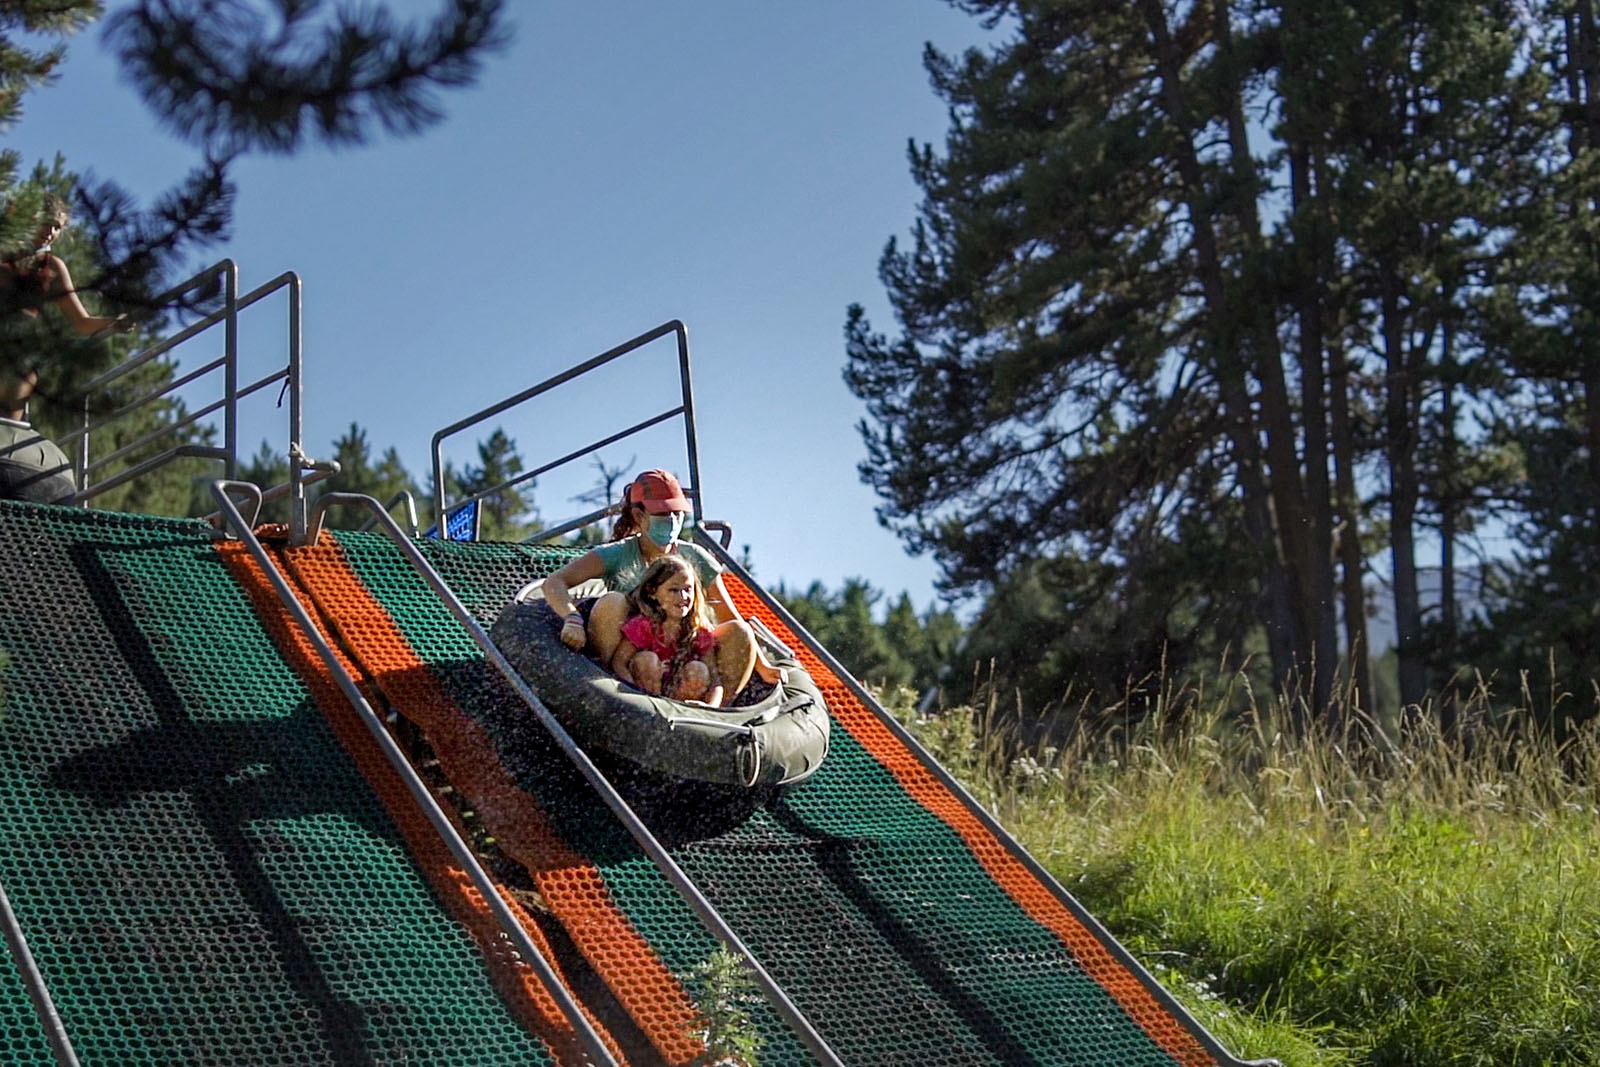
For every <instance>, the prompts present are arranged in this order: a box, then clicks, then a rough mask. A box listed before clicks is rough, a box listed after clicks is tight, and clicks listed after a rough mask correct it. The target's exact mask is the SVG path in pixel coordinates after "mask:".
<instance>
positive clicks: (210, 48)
mask: <svg viewBox="0 0 1600 1067" xmlns="http://www.w3.org/2000/svg"><path fill="white" fill-rule="evenodd" d="M503 7H504V5H503V3H502V0H448V2H447V3H445V4H444V5H442V8H443V9H442V10H441V11H440V12H439V13H438V15H437V16H436V17H435V18H433V19H432V20H431V21H428V22H426V23H421V24H418V23H412V22H403V21H399V20H397V19H396V18H395V17H394V16H392V15H391V14H390V13H389V10H388V8H387V6H384V5H360V6H356V7H347V6H340V7H339V8H338V9H336V10H335V9H332V7H331V5H324V4H320V3H305V2H301V0H273V2H267V0H223V2H220V3H219V2H217V0H138V2H133V3H128V4H124V5H122V6H121V7H120V8H119V9H118V10H117V11H116V12H115V14H114V15H113V17H112V18H111V19H110V20H109V23H108V26H107V38H108V40H109V42H110V43H111V45H112V47H113V48H115V49H116V51H117V53H118V55H119V57H120V58H121V60H122V62H123V66H124V69H125V71H126V72H127V74H128V76H129V77H130V78H131V80H132V81H133V82H134V84H135V86H136V87H137V88H138V90H139V91H140V92H141V93H142V94H143V96H144V97H145V99H146V101H147V102H148V103H149V104H150V106H151V107H152V109H153V110H154V111H155V113H156V115H157V116H158V117H160V118H161V119H163V120H164V121H165V122H166V123H167V124H168V126H169V127H170V128H172V129H173V130H174V132H176V133H177V134H178V135H179V136H182V137H184V138H186V139H187V140H189V141H190V142H191V143H193V144H194V145H195V146H196V148H197V149H198V150H199V151H200V152H201V153H202V155H203V160H202V162H201V163H200V164H198V165H197V166H196V167H195V168H194V169H193V170H192V172H191V173H190V174H189V175H188V176H186V177H185V178H184V179H182V180H181V181H180V182H179V183H178V184H176V185H175V186H173V188H171V189H170V190H168V191H167V192H165V193H162V194H160V195H158V196H157V197H155V198H154V199H153V200H152V201H151V203H150V204H149V205H148V206H147V207H144V208H141V207H139V206H138V205H137V204H135V203H134V201H133V200H132V198H130V197H129V196H128V195H127V194H126V193H124V192H122V191H121V190H120V189H119V188H117V187H116V186H115V185H114V184H112V183H101V184H99V185H96V186H93V187H84V186H78V187H77V188H75V189H72V190H70V191H71V193H72V195H73V199H74V200H75V202H76V205H77V207H78V214H79V216H80V219H81V220H82V224H83V239H84V241H85V242H86V244H87V245H88V246H90V247H92V248H93V250H94V252H93V255H92V256H90V257H89V258H90V259H91V260H92V262H93V265H94V268H95V269H94V270H92V271H84V272H83V273H82V274H81V275H80V274H79V273H78V271H77V269H76V267H75V269H74V275H73V278H74V281H75V283H76V284H77V286H78V287H79V288H80V289H81V290H84V291H90V292H95V293H100V294H103V295H104V296H105V297H107V298H108V299H109V301H110V302H111V304H112V305H113V306H114V308H115V309H117V310H131V311H134V312H136V313H138V314H140V315H142V316H145V317H151V318H154V317H159V315H160V313H161V312H163V311H168V310H175V309H178V308H179V307H180V306H181V307H182V309H183V310H204V309H205V308H206V306H207V305H208V302H209V301H211V300H212V299H213V298H214V294H206V293H197V294H191V295H190V296H189V297H188V298H186V299H184V300H182V301H179V302H178V303H177V304H172V305H169V306H168V307H167V308H157V307H155V306H154V305H153V304H152V303H151V298H152V296H153V295H154V294H156V293H158V292H160V291H162V290H163V289H165V288H166V287H167V286H168V285H170V284H171V283H172V282H173V281H174V280H175V279H174V278H173V277H172V272H173V270H174V269H177V268H184V269H186V265H187V263H188V259H189V254H190V253H192V252H194V251H197V250H198V249H200V248H203V247H205V246H206V245H208V244H211V243H214V242H216V241H217V240H220V239H223V238H225V237H226V235H227V230H228V224H229V220H230V218H231V215H232V200H233V196H234V189H233V185H232V183H231V182H230V180H229V178H228V170H229V165H230V163H231V161H232V160H234V159H235V158H237V157H238V156H239V155H240V154H242V153H245V152H249V151H257V150H264V151H272V152H289V151H293V150H296V149H298V148H300V147H303V146H304V145H306V144H308V143H313V142H316V143H323V144H336V145H347V144H354V143H360V142H363V141H366V140H368V139H370V138H371V137H373V136H374V135H377V134H402V135H403V134H410V133H415V132H417V131H419V130H421V129H423V128H425V127H426V126H428V125H430V124H432V123H433V122H435V121H437V120H438V119H439V118H440V117H442V110H441V108H440V105H439V102H438V99H437V95H436V94H437V92H438V90H440V89H444V88H451V87H458V86H462V85H465V84H468V83H470V82H471V81H472V80H473V78H474V77H475V76H476V74H477V71H478V68H479V65H480V63H481V61H482V59H483V57H484V56H485V55H486V54H488V53H490V52H492V51H493V50H495V49H496V48H498V47H499V46H500V45H501V44H502V43H504V41H505V39H506V31H505V27H504V19H503ZM101 14H102V6H101V4H99V3H97V2H93V0H48V2H46V0H0V125H3V124H4V123H5V122H7V121H11V120H14V119H15V118H16V116H17V114H18V113H19V110H18V109H19V107H20V97H21V94H22V93H23V91H25V90H26V89H28V88H30V87H32V86H34V85H37V84H39V83H40V82H41V81H43V80H44V79H45V78H46V77H47V76H48V74H49V72H50V70H51V69H52V68H53V67H54V65H55V64H56V63H57V62H58V61H59V59H60V55H61V50H62V47H63V44H62V43H61V42H62V39H64V37H65V36H66V35H68V34H70V33H71V32H73V31H75V30H77V29H80V28H82V27H83V26H85V25H87V24H89V23H91V22H93V21H94V20H96V19H97V18H99V17H100V15H101ZM19 33H21V34H23V35H24V36H22V37H20V39H19V37H18V34H19ZM41 38H42V39H43V40H44V42H45V43H46V44H49V45H51V46H50V47H44V48H40V47H38V44H39V41H40V40H41ZM51 39H54V40H53V41H52V40H51ZM19 164H20V161H19V160H18V159H17V157H16V155H15V153H6V154H3V155H0V197H3V198H4V200H5V204H6V210H5V211H4V212H3V213H0V245H3V246H4V247H5V248H6V249H8V250H9V249H12V248H15V247H17V246H18V243H19V242H20V241H22V240H25V239H26V237H27V235H28V234H29V233H30V232H31V231H32V229H33V228H34V225H35V222H34V220H35V219H36V218H37V216H38V209H39V206H40V203H41V201H40V200H39V191H38V190H32V189H28V188H22V189H14V188H13V186H14V185H15V184H16V182H15V174H16V172H17V168H18V166H19Z"/></svg>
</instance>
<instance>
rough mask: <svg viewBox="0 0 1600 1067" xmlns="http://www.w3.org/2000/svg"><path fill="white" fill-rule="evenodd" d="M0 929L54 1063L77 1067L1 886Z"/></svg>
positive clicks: (70, 1044) (25, 940)
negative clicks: (25, 988)
mask: <svg viewBox="0 0 1600 1067" xmlns="http://www.w3.org/2000/svg"><path fill="white" fill-rule="evenodd" d="M0 927H3V928H4V930H5V937H6V944H7V945H8V946H9V947H10V949H11V958H12V959H13V960H14V961H15V962H16V964H17V970H18V971H19V972H20V973H21V975H22V984H23V985H25V986H27V988H28V998H29V999H30V1000H32V1001H33V1007H34V1010H35V1011H37V1012H38V1013H39V1022H40V1024H41V1025H42V1026H43V1027H44V1036H45V1038H46V1039H47V1040H48V1041H49V1042H50V1049H51V1051H52V1052H54V1053H55V1056H56V1062H57V1063H59V1064H61V1067H78V1054H77V1053H76V1052H75V1051H73V1048H72V1039H71V1038H69V1037H68V1036H67V1029H66V1027H65V1026H64V1025H63V1024H62V1022H61V1013H60V1012H58V1011H56V1002H55V1000H54V999H53V998H52V997H51V996H50V987H49V986H47V985H45V981H44V975H43V974H42V973H40V971H39V964H38V962H37V961H36V960H34V958H33V952H32V951H31V950H30V949H29V948H28V939H27V938H26V937H25V936H23V933H22V924H21V923H19V922H18V921H17V913H16V912H14V911H12V910H11V900H10V898H8V897H7V896H6V887H5V886H3V885H0Z"/></svg>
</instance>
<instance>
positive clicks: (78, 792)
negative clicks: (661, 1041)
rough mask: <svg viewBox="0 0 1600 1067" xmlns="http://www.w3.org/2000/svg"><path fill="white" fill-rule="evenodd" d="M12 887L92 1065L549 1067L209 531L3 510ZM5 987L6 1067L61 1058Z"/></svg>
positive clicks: (0, 629)
mask: <svg viewBox="0 0 1600 1067" xmlns="http://www.w3.org/2000/svg"><path fill="white" fill-rule="evenodd" d="M0 545H4V546H5V550H4V551H3V552H0V648H5V649H6V650H7V651H8V652H9V653H10V655H11V659H12V663H11V666H10V668H9V669H8V670H7V671H6V672H5V673H4V674H3V675H0V687H3V690H4V703H3V711H0V838H3V840H4V841H5V842H6V847H5V849H4V850H3V851H0V883H3V884H4V885H5V887H6V889H7V891H8V892H9V894H10V897H11V902H12V905H13V907H14V908H15V909H16V911H17V913H18V916H19V918H20V920H21V924H22V927H23V930H24V932H25V933H26V935H27V937H28V939H29V943H30V946H31V948H32V950H33V952H34V955H35V956H36V957H37V959H38V962H39V965H40V968H41V970H42V971H43V973H44V977H45V980H46V982H47V984H48V985H49V987H50V990H51V992H52V994H53V995H54V998H55V1001H56V1004H57V1007H58V1009H59V1011H60V1013H61V1017H62V1020H63V1022H64V1024H65V1027H66V1029H67V1032H68V1034H69V1036H70V1037H71V1039H72V1041H73V1043H74V1045H75V1047H76V1050H77V1052H78V1055H79V1058H80V1059H81V1060H82V1062H83V1063H85V1064H86V1065H96V1064H105V1065H115V1067H128V1065H136V1064H152V1065H157V1064H159V1065H170V1064H185V1065H187V1064H219V1065H221V1064H226V1065H230V1067H231V1065H237V1064H264V1065H265V1064H396V1063H407V1064H441V1065H443V1064H450V1065H457V1064H466V1063H471V1064H529V1063H550V1062H551V1059H550V1056H549V1055H548V1053H547V1051H546V1050H545V1048H544V1047H543V1045H542V1044H540V1043H539V1042H538V1040H537V1039H536V1038H534V1037H533V1036H531V1035H530V1034H528V1033H527V1032H526V1031H525V1030H523V1029H522V1028H521V1027H520V1026H519V1025H518V1024H517V1023H516V1021H515V1020H514V1019H513V1018H512V1016H511V1015H510V1013H509V1012H508V1011H507V1009H506V1008H505V1007H504V1005H503V1004H502V1003H501V1002H500V1000H499V999H498V998H497V997H496V995H495V993H494V991H493V989H492V987H491V985H490V980H489V977H488V974H487V971H486V968H485V965H484V963H483V961H482V958H481V957H480V955H479V954H478V951H477V949H476V947H475V946H474V944H473V943H472V941H471V940H470V938H469V937H468V935H467V934H466V932H465V931H464V930H463V929H462V928H461V927H460V926H458V925H457V924H455V923H454V922H452V921H451V920H450V919H449V917H448V916H447V915H446V914H445V913H444V912H443V911H441V910H440V908H439V906H438V904H437V903H436V901H435V900H434V899H433V897H432V896H431V895H430V893H429V891H428V888H427V885H426V883H425V881H424V880H423V877H422V875H421V873H420V872H419V871H418V870H417V869H416V867H415V865H414V864H413V863H412V861H411V860H410V859H409V858H408V856H407V855H406V853H405V850H404V847H403V845H402V841H401V838H400V835H399V832H398V831H397V830H396V829H395V828H394V826H393V824H392V823H391V822H390V820H389V819H388V817H387V815H386V814H385V813H384V811H383V810H382V808H381V807H380V805H379V803H378V802H377V800H376V799H375V798H374V797H373V796H372V794H371V792H370V791H369V789H368V788H367V786H366V783H365V782H364V781H363V780H362V779H361V778H360V776H359V774H358V772H357V771H356V769H355V767H354V765H353V763H352V762H351V761H350V759H349V758H348V756H347V755H346V754H345V752H344V750H343V749H342V748H341V747H340V745H339V742H338V740H337V739H336V738H335V737H334V735H333V733H332V731H331V730H330V728H329V727H328V725H327V723H326V721H325V720H324V719H323V718H322V715H321V713H320V712H319V710H318V709H317V707H316V706H315V705H314V703H313V702H312V700H311V698H310V696H309V694H308V692H307V690H306V688H305V686H304V685H303V684H302V683H301V681H300V680H299V678H298V677H297V676H296V675H295V673H294V671H293V670H292V669H291V668H290V667H289V665H288V664H287V663H285V662H284V660H283V659H282V657H281V656H280V654H279V652H278V650H277V648H276V646H275V645H274V643H273V641H272V639H271V637H270V636H269V634H268V633H267V631H266V630H265V629H264V628H263V626H262V625H261V623H260V622H259V620H258V619H257V617H256V615H255V613H254V611H253V609H252V608H251V605H250V603H249V602H248V600H247V599H246V597H245V595H244V593H243V591H242V590H241V589H240V588H239V587H238V586H237V585H236V584H235V583H234V582H233V580H232V578H231V577H230V575H229V573H228V572H227V570H226V569H225V567H224V566H223V563H222V560H221V558H220V557H219V556H218V555H217V553H216V552H215V550H214V549H213V548H212V547H211V545H210V541H209V539H208V537H207V531H206V528H205V527H204V526H201V525H200V524H197V523H188V522H176V521H171V520H160V519H147V518H140V517H132V516H117V515H111V514H107V513H102V512H84V511H78V510H73V509H65V508H50V507H39V506H30V505H22V504H15V503H9V502H3V503H0ZM20 988H21V987H20V984H19V983H18V982H17V981H16V980H15V975H14V974H13V973H12V972H11V971H10V970H8V972H7V975H6V977H5V978H4V979H3V980H0V1062H3V1063H4V1064H6V1065H8V1067H10V1065H13V1064H26V1063H50V1062H52V1061H51V1059H50V1057H49V1055H48V1049H47V1046H44V1045H43V1044H42V1039H41V1038H39V1037H37V1036H36V1034H37V1027H36V1025H35V1026H33V1027H30V1025H29V1023H28V1022H27V1021H26V1020H27V1016H24V1015H21V1012H23V1011H26V1012H27V1014H28V1015H31V1014H32V1013H31V1008H29V1007H28V1005H27V1003H26V996H25V995H23V996H22V999H21V1000H20V1001H19V1000H18V990H20Z"/></svg>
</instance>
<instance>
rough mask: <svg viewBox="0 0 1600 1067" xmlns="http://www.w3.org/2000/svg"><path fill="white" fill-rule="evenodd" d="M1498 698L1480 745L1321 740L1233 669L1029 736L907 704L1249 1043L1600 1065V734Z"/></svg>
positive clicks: (996, 800)
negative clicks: (1557, 729)
mask: <svg viewBox="0 0 1600 1067" xmlns="http://www.w3.org/2000/svg"><path fill="white" fill-rule="evenodd" d="M1241 693H1244V694H1245V695H1243V696H1241ZM891 702H894V701H893V699H892V698H891ZM900 703H901V705H902V707H904V706H905V702H904V701H901V702H900ZM1241 706H1242V707H1244V709H1245V711H1244V713H1243V715H1242V716H1241V715H1240V713H1239V712H1238V711H1237V710H1234V712H1233V714H1232V715H1230V716H1227V717H1225V716H1224V715H1223V713H1222V711H1221V710H1220V709H1222V708H1224V707H1228V708H1233V709H1237V708H1239V707H1241ZM1489 706H1490V697H1489V695H1488V694H1487V693H1479V694H1478V696H1477V697H1476V698H1474V700H1473V701H1472V703H1471V704H1470V705H1469V706H1468V707H1467V708H1466V709H1465V715H1464V718H1465V719H1466V720H1467V721H1469V722H1474V723H1477V724H1479V725H1478V726H1476V727H1475V728H1474V729H1473V730H1472V731H1471V732H1470V733H1469V735H1468V737H1467V739H1466V740H1456V741H1451V742H1447V741H1446V740H1445V739H1443V738H1441V737H1440V736H1438V733H1437V732H1436V731H1433V730H1430V729H1427V728H1426V727H1424V728H1422V729H1420V730H1417V731H1414V732H1413V733H1412V734H1411V735H1410V736H1407V737H1404V738H1401V739H1399V740H1396V741H1394V742H1390V743H1387V744H1386V743H1383V742H1381V741H1379V742H1367V743H1358V742H1356V741H1354V740H1353V739H1352V738H1351V737H1349V736H1348V735H1347V736H1343V737H1339V738H1329V737H1314V738H1310V739H1307V740H1305V741H1303V742H1302V741H1297V740H1294V739H1291V737H1290V736H1289V735H1288V732H1287V731H1286V730H1280V729H1279V727H1278V725H1277V724H1278V723H1279V722H1280V721H1283V719H1284V717H1283V715H1282V714H1281V711H1282V708H1281V706H1277V705H1275V706H1263V704H1262V703H1261V702H1260V701H1257V700H1254V699H1252V698H1250V697H1249V696H1248V693H1247V692H1246V691H1245V690H1243V689H1241V688H1240V687H1239V686H1237V685H1236V686H1234V687H1233V688H1232V689H1230V690H1227V691H1226V692H1223V691H1218V692H1215V693H1208V692H1206V691H1203V690H1198V689H1176V688H1174V689H1172V690H1170V691H1168V692H1166V693H1165V694H1164V695H1163V700H1162V701H1161V707H1162V714H1161V716H1160V719H1159V721H1157V722H1153V723H1150V724H1148V725H1146V726H1144V727H1141V728H1139V729H1137V730H1136V731H1135V732H1133V733H1132V734H1131V735H1123V736H1117V737H1113V738H1109V739H1100V740H1097V741H1094V742H1087V741H1080V742H1077V743H1075V744H1071V745H1069V746H1068V747H1067V748H1065V749H1059V750H1058V749H1052V748H1044V749H1040V750H1035V751H1030V752H1025V753H1020V754H1019V753H1018V752H1017V751H1016V750H1015V748H1013V747H1010V746H1007V745H1006V744H1005V742H1004V739H1003V738H1002V737H1000V736H998V735H997V733H996V732H995V731H990V730H987V729H986V724H987V723H988V722H989V721H990V720H991V718H992V715H991V714H990V711H991V710H992V709H989V710H986V709H972V708H956V709H950V710H947V711H944V712H943V713H940V714H938V715H936V716H929V717H924V718H914V717H912V716H910V714H909V712H905V714H906V716H907V720H908V721H910V722H912V723H913V726H914V729H915V730H916V731H917V732H918V734H919V735H920V736H921V737H922V738H923V740H924V743H925V744H927V745H928V746H929V747H930V748H932V749H933V750H934V751H935V753H936V754H937V755H938V756H939V757H940V759H941V760H942V761H944V762H945V763H946V765H947V766H949V767H951V768H952V769H953V770H954V771H956V773H957V774H958V775H959V776H960V777H961V778H962V779H963V780H964V781H965V782H966V783H967V784H968V786H969V788H971V789H972V790H973V792H974V793H975V795H977V796H978V798H979V799H980V800H981V801H982V802H983V803H984V804H986V805H988V806H989V807H990V808H991V809H992V810H994V811H995V812H996V813H997V814H998V815H999V816H1000V817H1001V819H1002V820H1003V821H1004V822H1005V823H1006V824H1007V826H1008V827H1010V828H1011V830H1012V831H1013V832H1014V833H1015V834H1016V835H1017V836H1018V837H1019V838H1020V839H1021V841H1022V842H1023V844H1024V845H1026V846H1027V848H1028V849H1029V850H1030V851H1031V852H1032V853H1033V854H1034V855H1035V856H1037V857H1039V858H1040V860H1041V861H1042V862H1043V863H1045V865H1046V866H1047V867H1049V868H1050V870H1051V871H1052V873H1053V874H1054V875H1055V876H1056V877H1057V878H1058V879H1059V880H1060V881H1061V882H1062V884H1063V885H1065V886H1066V887H1067V888H1068V889H1069V890H1070V891H1071V892H1072V893H1073V894H1074V895H1075V896H1077V897H1078V899H1080V900H1081V901H1083V903H1084V904H1085V905H1086V906H1088V907H1089V909H1090V910H1091V911H1093V912H1094V913H1095V914H1096V915H1097V916H1098V917H1100V919H1101V920H1102V921H1104V922H1105V923H1106V924H1107V926H1108V927H1109V928H1110V929H1111V930H1112V931H1113V932H1114V933H1115V934H1116V935H1117V937H1118V938H1119V939H1120V940H1122V941H1123V943H1124V944H1126V945H1127V946H1128V947H1129V948H1130V949H1131V950H1132V951H1133V952H1134V953H1135V954H1136V955H1138V956H1139V957H1140V958H1141V959H1142V960H1144V961H1145V963H1146V964H1147V966H1149V967H1151V969H1152V970H1154V971H1155V972H1156V973H1157V974H1158V975H1160V976H1161V978H1162V979H1163V981H1165V982H1166V983H1167V984H1168V986H1169V987H1170V988H1172V989H1173V990H1174V991H1175V992H1176V993H1177V994H1178V995H1179V996H1180V997H1181V998H1183V999H1184V1000H1185V1001H1186V1002H1187V1003H1188V1004H1189V1005H1190V1006H1191V1007H1192V1008H1193V1009H1194V1011H1195V1012H1196V1014H1197V1015H1198V1016H1199V1018H1200V1019H1201V1021H1202V1022H1203V1023H1204V1024H1205V1025H1206V1026H1207V1027H1208V1028H1209V1029H1211V1030H1212V1032H1213V1033H1215V1034H1217V1036H1218V1037H1219V1038H1221V1039H1222V1041H1223V1043H1224V1044H1225V1045H1227V1046H1228V1047H1229V1048H1231V1049H1233V1050H1234V1051H1235V1052H1236V1053H1238V1054H1240V1055H1243V1056H1245V1057H1258V1056H1274V1057H1277V1058H1278V1059H1280V1060H1282V1061H1283V1062H1284V1063H1285V1064H1286V1065H1288V1067H1312V1065H1316V1067H1330V1065H1335V1064H1337V1065H1374V1067H1377V1065H1382V1067H1399V1065H1433V1064H1481V1065H1484V1067H1488V1065H1495V1067H1512V1065H1518V1067H1520V1065H1535V1064H1538V1065H1545V1064H1551V1065H1553V1064H1600V790H1597V789H1596V786H1595V783H1596V782H1597V781H1600V731H1596V730H1595V729H1593V728H1585V729H1581V730H1579V731H1578V732H1577V734H1576V735H1575V736H1574V737H1572V738H1570V739H1568V740H1566V741H1565V742H1562V743H1557V742H1556V741H1554V740H1553V739H1550V738H1548V737H1542V736H1539V735H1538V734H1536V733H1534V732H1531V731H1528V730H1524V729H1521V728H1520V725H1519V724H1520V723H1522V722H1523V721H1524V717H1523V716H1521V715H1520V714H1519V713H1517V712H1516V711H1514V710H1513V711H1512V712H1510V713H1506V712H1504V711H1499V712H1497V717H1498V719H1499V725H1497V726H1495V727H1493V728H1490V727H1488V726H1487V725H1483V724H1484V723H1486V722H1487V720H1488V715H1487V714H1486V713H1487V710H1488V708H1489Z"/></svg>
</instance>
